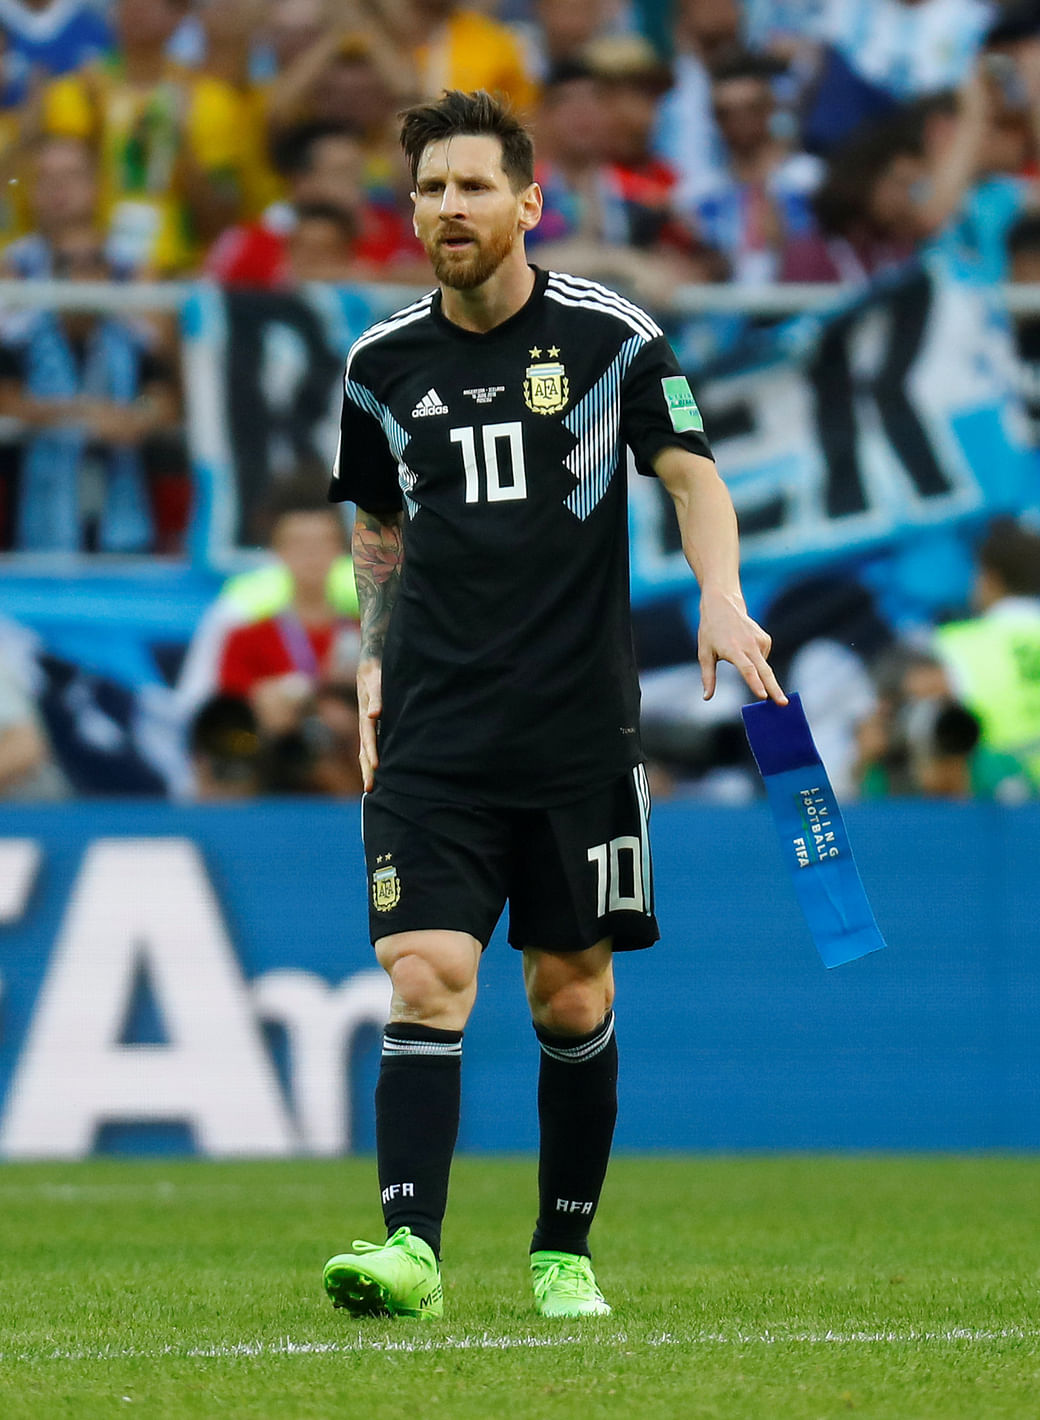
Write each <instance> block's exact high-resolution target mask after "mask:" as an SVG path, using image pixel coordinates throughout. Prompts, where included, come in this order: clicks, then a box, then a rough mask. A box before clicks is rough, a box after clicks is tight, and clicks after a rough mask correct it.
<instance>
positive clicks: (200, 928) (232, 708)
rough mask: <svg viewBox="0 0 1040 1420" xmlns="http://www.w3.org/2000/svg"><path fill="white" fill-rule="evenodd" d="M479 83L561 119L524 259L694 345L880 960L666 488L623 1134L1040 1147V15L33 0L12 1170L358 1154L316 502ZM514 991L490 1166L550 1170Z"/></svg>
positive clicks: (2, 219) (851, 4)
mask: <svg viewBox="0 0 1040 1420" xmlns="http://www.w3.org/2000/svg"><path fill="white" fill-rule="evenodd" d="M446 87H461V88H478V87H483V88H487V89H490V90H493V91H496V92H499V93H503V94H505V95H507V96H508V97H509V98H510V100H511V101H512V103H513V105H514V106H515V108H516V109H517V110H518V111H519V112H520V113H522V114H523V115H524V116H525V118H526V119H528V120H529V121H530V123H531V125H532V127H533V129H534V132H535V137H536V143H537V152H538V172H537V177H538V181H539V182H540V183H541V186H542V189H543V192H544V195H545V215H544V218H543V221H542V223H541V226H540V227H539V228H538V230H537V231H536V232H535V233H534V234H533V235H532V237H531V238H530V239H529V248H530V251H531V256H532V260H534V261H535V262H537V263H538V264H540V265H545V266H551V267H554V268H556V269H560V270H565V271H570V272H574V273H577V274H580V275H584V276H589V277H593V278H596V279H602V280H603V281H605V282H607V283H608V284H610V285H612V286H616V287H617V288H619V289H621V290H624V291H625V292H626V293H628V294H629V295H631V296H632V298H633V299H635V300H636V301H638V302H639V303H640V304H642V305H644V306H646V307H647V308H649V309H650V310H652V311H653V312H654V314H655V315H656V316H657V318H658V319H659V320H660V321H661V322H662V324H663V325H664V327H665V329H666V331H667V333H668V335H669V337H670V338H671V340H672V342H673V344H674V346H675V348H676V350H677V352H678V354H679V358H680V360H681V362H682V364H683V367H684V369H685V370H686V371H687V373H688V374H689V376H690V379H691V383H692V385H693V388H694V391H695V393H696V395H697V398H698V402H699V404H700V406H701V409H702V412H703V414H704V419H705V426H706V430H707V432H708V434H709V436H710V438H711V440H712V443H713V446H714V448H715V451H716V455H717V458H718V461H719V465H720V468H721V471H722V473H723V475H724V476H725V478H726V480H727V482H728V483H729V486H730V488H731V491H732V494H733V497H734V501H735V503H736V506H737V509H738V515H739V518H740V523H741V531H742V544H743V557H744V573H743V575H744V583H745V591H746V594H747V600H748V604H749V609H750V610H751V612H752V614H753V615H754V616H755V617H756V618H757V619H759V620H760V621H762V622H763V623H764V624H765V625H766V626H767V628H768V629H769V631H770V632H771V634H772V636H773V640H774V650H773V664H774V666H775V668H776V670H777V672H778V674H779V676H780V678H781V680H782V682H783V683H784V685H785V687H786V688H787V689H788V690H797V691H798V692H799V693H800V694H801V696H802V699H803V702H804V704H805V707H806V710H807V713H808V715H809V718H810V722H811V723H812V725H813V729H814V732H815V735H816V739H817V742H818V745H819V748H820V750H821V753H822V756H823V758H824V761H825V763H826V765H827V768H828V771H829V773H830V777H831V780H832V782H833V784H834V787H835V789H836V790H837V792H838V795H839V797H840V799H841V801H842V802H843V803H844V804H845V805H848V806H849V815H848V817H849V824H850V831H851V833H852V837H853V842H854V845H855V846H856V848H857V850H858V852H859V856H860V859H861V867H862V869H863V875H864V878H865V880H866V881H867V887H868V891H869V892H870V894H871V896H872V898H873V900H874V903H875V907H876V909H877V915H878V918H879V922H880V924H881V927H882V930H883V931H884V932H885V934H886V936H887V938H888V940H889V943H890V948H889V950H888V951H887V952H885V953H882V954H880V955H879V956H877V957H874V958H870V959H868V960H867V961H865V962H862V963H860V964H857V965H854V966H850V967H846V968H843V969H842V970H841V971H839V972H838V973H836V974H832V975H824V974H823V973H822V969H821V968H820V967H819V966H818V964H817V963H816V961H815V958H814V957H813V954H812V949H811V946H810V945H809V943H808V937H807V934H806V932H805V929H804V927H803V926H802V924H801V921H800V918H799V917H798V914H797V912H796V910H795V907H794V899H793V894H791V893H790V890H789V889H788V888H787V886H786V883H785V882H784V881H783V880H782V879H783V865H782V861H781V859H780V856H779V853H778V851H777V846H776V844H775V841H774V839H773V838H772V836H771V832H772V831H771V829H770V826H769V821H768V816H767V811H766V810H765V808H764V805H763V801H762V795H761V782H760V780H759V779H758V776H757V772H756V771H755V769H754V765H753V762H752V761H751V759H750V755H749V753H748V749H747V745H746V741H745V739H744V734H743V729H742V726H741V720H740V705H741V702H742V700H743V698H744V690H743V685H742V682H741V681H740V680H739V678H738V677H737V676H736V675H735V674H733V675H728V676H726V675H724V676H722V677H721V679H720V686H719V690H718V693H717V694H716V696H715V698H714V699H713V701H711V702H710V703H708V704H706V703H705V702H704V701H703V699H702V696H701V690H700V676H699V670H698V666H697V661H696V622H697V595H696V588H695V586H694V585H693V582H692V578H691V577H690V574H689V573H688V571H687V569H686V566H685V562H684V560H683V558H682V553H681V549H680V547H679V542H678V535H677V529H676V527H675V524H674V517H673V515H672V513H671V507H670V502H669V500H667V498H663V497H662V495H661V491H660V490H659V489H658V487H657V486H656V485H655V483H654V482H653V481H652V480H646V479H640V478H638V477H637V476H636V475H635V474H634V473H633V475H632V477H631V479H630V482H631V510H632V511H631V550H632V590H633V604H634V608H635V631H636V645H637V652H638V657H639V663H640V667H641V676H642V681H643V706H644V723H643V732H644V741H645V746H646V750H647V753H648V756H649V759H650V768H651V776H652V786H653V789H654V794H655V800H656V802H657V804H658V809H657V812H656V815H655V825H656V845H657V853H658V859H659V871H658V890H659V894H660V903H659V907H660V911H659V916H660V917H661V920H662V924H663V928H664V933H665V941H664V944H663V945H662V947H661V948H659V949H658V950H657V951H655V952H654V953H652V954H650V956H648V957H641V958H640V959H639V960H638V961H633V962H632V963H628V962H626V963H625V966H624V974H623V981H622V986H623V990H624V991H625V992H626V993H627V994H628V997H629V1000H630V1005H629V1006H628V1007H626V1009H628V1010H629V1012H630V1014H631V1018H632V1021H633V1025H632V1027H631V1033H632V1037H633V1039H632V1042H631V1044H632V1059H633V1064H632V1067H631V1075H630V1077H629V1084H628V1086H627V1088H628V1089H629V1092H630V1093H629V1098H628V1106H627V1114H626V1115H625V1116H624V1120H627V1122H623V1123H622V1126H621V1132H620V1134H619V1139H620V1142H621V1143H622V1144H623V1145H625V1146H627V1147H632V1148H666V1147H682V1148H729V1147H732V1148H757V1147H842V1146H845V1147H900V1148H902V1147H929V1148H953V1147H968V1148H979V1147H1028V1148H1036V1147H1040V1095H1038V1085H1037V1078H1038V1072H1037V1067H1038V1066H1040V1060H1038V1058H1037V1057H1038V1054H1040V1051H1038V1048H1037V1033H1036V1019H1037V1017H1036V1008H1037V1006H1038V1005H1040V968H1038V967H1037V964H1036V963H1037V961H1038V960H1040V952H1038V948H1040V927H1038V925H1037V924H1038V911H1037V907H1038V902H1037V868H1036V864H1037V862H1038V861H1040V806H1038V803H1040V473H1038V470H1040V464H1038V440H1040V3H1019V2H1018V0H1015V3H997V2H996V0H992V3H987V2H986V0H916V3H915V0H747V2H746V3H743V4H741V3H736V0H501V3H499V4H495V3H486V4H472V5H456V4H452V3H449V0H2V3H0V805H2V813H0V834H2V837H0V985H2V994H0V1155H6V1156H8V1157H20V1156H34V1155H55V1156H57V1155H64V1156H79V1155H81V1154H84V1153H89V1152H91V1151H96V1150H100V1151H102V1152H111V1151H117V1152H119V1151H129V1152H134V1151H137V1150H142V1149H145V1150H150V1149H180V1150H201V1151H203V1152H210V1153H215V1154H224V1153H236V1152H237V1153H286V1152H294V1151H302V1152H314V1153H336V1152H340V1151H342V1150H344V1149H350V1148H355V1149H356V1148H366V1147H369V1146H370V1143H371V1122H370V1117H369V1116H370V1109H369V1105H368V1095H369V1092H370V1085H371V1082H372V1079H373V1078H374V1068H375V1067H374V1041H375V1040H376V1037H377V1027H378V1025H379V1023H380V1021H381V1020H382V1018H383V1013H384V1012H385V1008H386V995H385V989H384V986H383V982H382V978H381V976H380V975H379V974H378V973H375V972H373V971H372V968H371V963H370V960H369V951H368V947H367V937H366V929H365V904H364V899H363V892H364V887H363V884H364V877H363V869H362V866H361V856H360V845H359V843H358V841H357V840H358V822H359V814H358V808H357V801H358V798H359V794H360V780H359V777H358V771H357V766H356V739H357V708H356V700H355V695H354V688H353V675H354V668H355V660H356V654H357V646H358V634H357V599H356V593H355V588H354V582H353V576H352V571H351V565H350V559H349V553H348V548H349V523H348V522H347V521H345V520H344V510H343V509H342V508H339V507H332V506H331V505H329V504H327V503H326V501H325V485H326V481H327V475H328V469H329V466H330V464H331V461H332V457H333V454H334V451H335V445H336V436H337V431H338V417H339V406H340V398H341V394H340V378H341V372H342V364H343V359H344V356H345V352H346V350H347V349H348V347H349V345H350V344H351V342H352V340H353V339H354V338H355V337H356V336H357V335H358V334H359V333H360V332H361V330H362V329H364V327H365V326H366V325H368V324H369V323H371V322H372V321H373V320H374V319H377V318H379V317H380V316H382V315H384V314H386V313H387V312H389V311H390V310H392V309H394V308H395V307H396V306H398V305H400V304H402V303H403V302H404V301H406V300H407V299H409V297H410V296H412V295H413V294H414V293H415V292H416V291H417V290H421V289H423V288H424V287H426V286H428V285H429V276H428V273H427V268H426V264H425V261H424V259H423V255H422V252H421V250H420V249H419V248H418V246H417V244H416V242H415V239H414V237H413V234H412V229H411V219H410V202H409V196H408V187H409V182H408V175H407V172H406V170H405V168H404V165H403V162H402V159H401V156H400V153H399V150H398V147H397V138H396V117H395V116H396V114H397V113H398V111H399V110H400V109H401V108H402V107H404V106H406V105H407V104H410V103H413V102H415V101H417V100H419V99H422V98H423V97H427V96H434V95H436V94H438V93H439V92H440V91H441V90H442V89H444V88H446ZM723 669H724V670H725V669H728V668H725V667H724V668H723ZM344 800H345V801H346V802H345V803H344V802H342V801H344ZM511 967H512V963H511V962H509V961H508V954H507V953H506V952H504V951H498V950H496V952H494V953H490V954H489V956H488V959H487V963H486V971H485V980H484V986H483V988H482V990H483V994H484V996H485V997H486V998H488V999H487V1001H486V1003H485V1004H484V1005H482V1009H481V1011H480V1012H478V1016H477V1018H476V1019H475V1021H474V1025H473V1027H472V1028H471V1030H470V1032H469V1033H468V1037H467V1039H468V1041H469V1042H470V1043H469V1044H468V1045H467V1050H468V1051H469V1058H470V1060H471V1064H470V1066H469V1069H470V1074H471V1084H472V1089H471V1095H472V1098H471V1101H470V1104H469V1105H468V1109H469V1113H468V1114H467V1115H464V1122H463V1134H462V1143H463V1146H464V1147H471V1148H499V1147H515V1146H517V1145H524V1144H529V1143H531V1142H532V1141H533V1139H534V1123H533V1112H532V1114H531V1115H530V1116H529V1115H528V1114H527V1113H524V1112H523V1110H521V1112H520V1115H519V1117H517V1115H516V1105H515V1101H514V1098H513V1092H514V1088H515V1086H514V1083H513V1082H514V1079H515V1072H516V1069H517V1067H518V1061H519V1060H521V1059H522V1060H524V1061H527V1059H528V1056H530V1055H531V1051H530V1050H528V1049H527V1044H528V1042H527V1036H526V1032H527V1030H528V1029H529V1027H527V1026H526V1025H525V1023H524V1020H523V1016H522V1011H521V1009H520V993H519V991H518V987H517V983H516V981H514V980H512V976H511ZM504 1022H511V1023H512V1024H513V1025H514V1026H515V1029H514V1030H506V1029H503V1024H504ZM651 1027H652V1028H651ZM673 1031H674V1032H675V1033H678V1034H681V1037H682V1038H683V1039H684V1040H686V1041H687V1042H688V1050H689V1057H690V1058H689V1062H688V1071H687V1072H686V1073H687V1076H688V1080H695V1081H696V1085H695V1087H694V1088H693V1091H692V1094H693V1097H691V1096H690V1095H689V1094H687V1093H683V1092H682V1090H683V1089H685V1084H684V1085H683V1086H682V1087H680V1085H679V1084H676V1083H667V1084H666V1083H665V1080H666V1079H667V1080H669V1081H671V1080H673V1077H674V1074H675V1070H674V1059H672V1057H671V1056H668V1057H667V1058H666V1056H665V1052H664V1046H663V1044H662V1045H658V1044H657V1042H658V1041H661V1042H663V1041H665V1040H669V1039H674V1038H675V1036H674V1035H673V1034H672V1032H673ZM668 1061H671V1063H670V1064H669V1063H668ZM529 1063H530V1062H529ZM524 1068H526V1066H525V1067H524ZM532 1068H533V1067H532ZM688 1080H687V1082H686V1083H688ZM525 1108H526V1106H525ZM503 1120H507V1121H509V1123H508V1127H507V1125H506V1124H505V1123H504V1122H503ZM517 1121H518V1122H517ZM517 1130H519V1134H518V1133H517ZM626 1131H627V1132H626Z"/></svg>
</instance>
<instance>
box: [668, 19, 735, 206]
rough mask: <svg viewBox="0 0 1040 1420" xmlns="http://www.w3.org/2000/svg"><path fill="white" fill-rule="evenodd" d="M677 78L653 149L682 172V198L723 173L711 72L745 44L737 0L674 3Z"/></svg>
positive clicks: (669, 94) (675, 76)
mask: <svg viewBox="0 0 1040 1420" xmlns="http://www.w3.org/2000/svg"><path fill="white" fill-rule="evenodd" d="M673 40H674V50H675V59H674V66H673V67H674V79H675V82H674V84H673V86H672V88H671V90H670V91H669V93H668V94H667V95H665V97H664V99H663V100H662V103H661V107H660V111H659V114H658V122H657V134H656V138H655V148H656V150H657V152H658V154H659V155H660V156H661V157H662V158H663V159H664V160H665V162H667V163H669V164H670V165H671V166H672V167H673V168H674V169H675V171H676V172H677V173H678V174H679V191H680V198H681V199H682V200H683V201H685V200H687V199H688V198H689V197H690V195H691V194H692V193H694V192H696V191H699V190H700V189H701V188H703V187H704V186H705V183H706V182H707V180H708V179H709V178H710V177H711V176H713V175H714V174H715V173H717V172H719V171H725V164H726V159H725V151H724V149H723V145H722V138H721V136H720V134H719V131H718V129H717V127H716V125H715V118H714V116H713V114H712V110H711V79H710V72H711V69H712V68H714V67H715V66H716V65H717V64H720V63H721V62H722V61H723V60H724V59H726V58H728V57H729V56H730V55H731V54H732V53H734V52H735V51H736V50H738V49H739V48H740V46H741V13H740V7H739V6H738V5H737V3H736V0H676V6H675V19H674V30H673Z"/></svg>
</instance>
